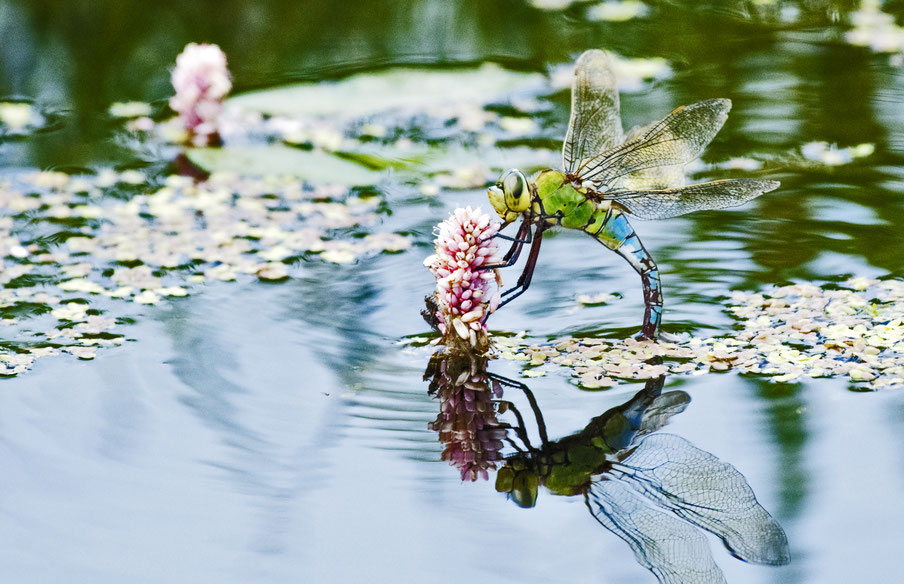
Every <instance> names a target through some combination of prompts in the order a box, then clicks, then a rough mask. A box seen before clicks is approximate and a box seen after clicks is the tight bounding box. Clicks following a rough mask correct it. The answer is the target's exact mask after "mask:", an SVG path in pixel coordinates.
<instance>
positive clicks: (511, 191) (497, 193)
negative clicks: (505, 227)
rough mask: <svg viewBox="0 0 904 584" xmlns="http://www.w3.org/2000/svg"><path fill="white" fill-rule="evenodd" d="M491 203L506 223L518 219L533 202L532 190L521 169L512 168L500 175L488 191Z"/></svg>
mask: <svg viewBox="0 0 904 584" xmlns="http://www.w3.org/2000/svg"><path fill="white" fill-rule="evenodd" d="M487 195H488V196H489V198H490V204H491V205H493V209H495V210H496V212H497V213H499V216H500V217H501V218H502V220H503V221H505V222H506V223H510V222H512V221H515V220H516V219H518V217H520V216H521V214H523V213H524V212H525V211H527V209H528V208H529V207H530V203H531V191H530V187H529V186H528V184H527V179H526V178H524V174H522V173H521V171H520V170H517V169H512V170H509V171H508V172H506V173H505V174H503V175H502V176H501V177H499V180H498V181H496V184H495V185H493V186H491V187H490V188H489V190H488V191H487Z"/></svg>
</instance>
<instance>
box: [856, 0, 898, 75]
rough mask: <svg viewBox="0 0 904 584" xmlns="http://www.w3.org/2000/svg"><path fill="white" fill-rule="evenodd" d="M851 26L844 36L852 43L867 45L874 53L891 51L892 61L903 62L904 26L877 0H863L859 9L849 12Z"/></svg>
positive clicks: (895, 62)
mask: <svg viewBox="0 0 904 584" xmlns="http://www.w3.org/2000/svg"><path fill="white" fill-rule="evenodd" d="M851 24H853V28H851V30H849V31H847V33H845V35H844V38H845V40H847V42H849V43H850V44H852V45H857V46H861V47H868V48H869V49H870V50H871V51H873V52H874V53H891V54H892V55H893V57H892V59H893V60H892V63H893V64H895V65H898V66H900V65H901V64H902V63H904V59H902V57H904V27H902V26H900V25H899V24H897V23H896V22H895V17H894V16H892V15H891V14H888V13H886V12H883V11H882V3H881V2H879V0H863V1H862V2H861V3H860V10H858V11H856V12H852V13H851Z"/></svg>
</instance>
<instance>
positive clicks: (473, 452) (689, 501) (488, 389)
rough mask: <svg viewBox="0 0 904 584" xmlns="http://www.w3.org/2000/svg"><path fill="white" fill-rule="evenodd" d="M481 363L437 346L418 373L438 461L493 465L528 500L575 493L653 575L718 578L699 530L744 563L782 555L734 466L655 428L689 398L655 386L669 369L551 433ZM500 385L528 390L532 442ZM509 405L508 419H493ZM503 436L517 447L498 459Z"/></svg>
mask: <svg viewBox="0 0 904 584" xmlns="http://www.w3.org/2000/svg"><path fill="white" fill-rule="evenodd" d="M486 364H487V358H486V357H482V356H481V357H477V356H473V355H469V354H467V353H465V354H462V353H458V352H439V353H437V354H435V355H434V356H433V358H432V359H431V361H430V365H429V366H428V368H427V372H426V373H425V379H430V392H431V393H433V394H435V395H437V396H438V397H439V399H440V415H439V416H438V417H437V420H436V421H435V422H433V423H432V424H431V428H432V429H434V430H436V431H437V432H439V437H440V441H441V442H443V443H444V444H445V450H444V452H443V459H444V460H449V461H450V462H451V463H452V464H453V465H454V466H456V467H458V468H459V469H460V470H461V473H462V478H463V479H465V478H466V479H470V480H476V478H477V477H478V476H483V477H484V478H486V477H487V475H488V471H489V470H490V469H496V468H497V466H498V470H497V473H496V490H497V491H499V492H504V493H506V494H507V495H508V496H509V498H511V499H512V500H513V501H514V502H515V503H516V504H518V505H519V506H521V507H524V508H530V507H533V506H534V505H535V504H536V502H537V496H538V493H539V487H540V486H541V485H542V486H544V487H546V489H547V490H548V491H549V492H551V493H553V494H556V495H564V496H575V495H582V496H583V497H584V501H585V503H586V505H587V508H588V509H589V511H590V514H591V515H592V516H593V517H594V518H595V519H596V520H597V521H598V522H599V523H600V524H601V525H603V526H604V527H605V528H606V529H608V530H609V531H611V532H612V533H614V534H616V535H617V536H619V537H620V538H621V539H623V540H624V541H625V542H626V543H628V545H629V546H630V547H631V549H632V550H633V552H634V555H635V557H636V559H637V561H638V563H640V564H641V565H642V566H644V567H645V568H646V569H648V570H649V571H651V572H652V573H653V574H654V575H655V576H656V578H657V579H658V580H659V582H661V583H670V584H684V583H688V584H689V583H693V584H710V583H713V584H714V583H720V582H725V578H724V576H723V574H722V571H721V570H720V569H719V567H718V566H717V565H716V563H715V561H714V560H713V558H712V554H711V551H710V549H709V545H708V543H707V541H706V538H705V536H704V534H703V532H702V531H701V529H702V530H706V531H709V532H710V533H713V534H714V535H716V536H717V537H719V538H720V539H721V540H722V542H723V543H724V544H725V547H726V548H727V549H728V551H729V552H730V553H731V554H732V555H734V556H735V557H737V558H739V559H741V560H744V561H747V562H752V563H757V564H767V565H783V564H787V563H788V562H789V561H790V552H789V549H788V540H787V538H786V536H785V533H784V531H783V530H782V528H781V526H780V525H779V524H778V522H776V521H775V519H773V518H772V516H770V515H769V513H768V512H767V511H766V510H765V509H764V508H763V507H762V506H761V505H760V504H759V503H758V502H757V500H756V496H755V495H754V493H753V491H752V490H751V488H750V486H749V485H748V484H747V481H746V479H745V478H744V476H743V475H742V474H741V473H740V472H738V470H737V469H736V468H734V467H733V466H732V465H730V464H728V463H726V462H722V461H721V460H719V459H718V458H716V457H715V456H713V455H712V454H710V453H708V452H705V451H703V450H700V449H699V448H697V447H695V446H694V445H693V444H691V443H690V442H688V441H687V440H685V439H684V438H681V437H680V436H676V435H673V434H666V433H659V432H658V430H660V429H661V428H662V427H663V426H664V425H665V424H666V423H668V421H669V419H670V418H671V417H672V416H674V415H676V414H679V413H681V412H682V411H683V410H684V409H685V408H686V407H687V405H688V403H689V402H690V396H689V395H688V394H687V393H685V392H683V391H669V392H665V393H663V391H662V388H663V385H664V382H665V376H662V377H658V378H656V379H651V380H649V381H648V382H647V383H646V385H645V387H644V388H643V389H642V390H641V391H639V392H638V393H637V394H636V395H634V396H633V397H632V398H631V399H630V400H628V401H627V402H625V403H623V404H621V405H619V406H616V407H614V408H612V409H610V410H608V411H606V412H604V413H603V414H601V415H599V416H597V417H595V418H593V419H592V420H590V422H589V423H588V424H587V425H586V427H585V428H584V429H583V430H581V431H579V432H577V433H575V434H572V435H570V436H566V437H564V438H561V439H559V440H554V441H551V440H549V438H548V436H547V430H546V426H545V423H544V421H543V415H542V413H541V411H540V408H539V406H538V404H537V401H536V399H535V398H534V396H533V394H532V392H531V390H530V389H529V388H528V387H527V386H525V385H524V384H522V383H519V382H517V381H514V380H510V379H507V378H505V377H501V376H498V375H495V374H492V373H488V372H487V371H486ZM504 389H510V390H517V391H519V392H523V393H524V395H525V397H526V398H527V400H528V403H529V404H530V407H531V410H532V413H533V417H534V419H535V420H536V425H537V430H538V433H539V436H540V440H541V444H540V445H539V447H535V446H533V445H532V444H531V443H530V441H529V439H528V432H527V427H526V424H525V418H524V416H523V415H522V414H521V413H520V412H519V411H518V409H517V407H516V406H514V405H513V404H512V403H511V402H509V401H506V400H503V399H501V398H502V393H503V390H504ZM506 413H510V414H511V415H512V416H513V417H514V421H513V423H511V424H509V423H506V422H504V421H500V420H499V419H498V418H499V417H501V416H502V415H503V414H506ZM505 442H508V443H509V444H510V445H511V447H512V449H513V450H514V452H513V453H512V454H509V455H508V456H507V457H505V458H504V459H503V458H502V456H501V454H500V450H501V449H502V447H503V444H504V443H505Z"/></svg>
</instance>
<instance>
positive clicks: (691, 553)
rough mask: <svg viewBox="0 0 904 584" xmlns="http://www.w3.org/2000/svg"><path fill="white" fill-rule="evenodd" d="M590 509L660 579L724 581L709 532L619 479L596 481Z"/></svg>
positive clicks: (668, 583) (667, 583)
mask: <svg viewBox="0 0 904 584" xmlns="http://www.w3.org/2000/svg"><path fill="white" fill-rule="evenodd" d="M585 501H586V503H587V507H588V508H589V509H590V513H591V514H592V515H593V516H594V517H595V518H596V520H597V521H599V522H600V523H601V524H602V525H603V527H605V528H606V529H608V530H609V531H611V532H612V533H614V534H615V535H617V536H618V537H620V538H622V539H623V540H625V542H627V544H628V545H629V546H631V549H632V550H634V557H636V558H637V563H639V564H640V565H641V566H643V567H644V568H646V569H647V570H649V571H651V572H653V574H654V575H655V576H656V579H657V580H659V582H660V584H722V583H724V582H725V578H724V576H722V571H721V570H720V569H719V567H718V566H717V565H716V563H715V562H714V561H713V557H712V554H711V553H710V550H709V544H707V542H706V538H705V537H704V536H703V532H701V531H700V530H698V529H695V528H694V527H692V526H691V525H689V524H687V523H685V522H684V521H681V520H680V519H678V518H677V517H675V516H674V515H673V514H671V513H668V512H666V511H662V510H660V509H657V508H655V507H652V506H650V503H649V502H648V501H647V500H645V499H644V498H643V496H641V495H640V494H638V493H637V492H635V491H634V490H632V489H631V488H630V487H629V486H628V485H626V484H625V483H622V482H620V481H618V480H608V479H603V480H598V481H594V482H592V483H591V484H590V489H589V492H588V494H587V496H586V497H585Z"/></svg>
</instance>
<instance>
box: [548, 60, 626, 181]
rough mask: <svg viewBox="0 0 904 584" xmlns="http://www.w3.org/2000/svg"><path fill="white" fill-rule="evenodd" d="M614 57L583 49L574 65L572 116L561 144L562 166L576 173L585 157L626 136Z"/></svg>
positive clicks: (613, 145)
mask: <svg viewBox="0 0 904 584" xmlns="http://www.w3.org/2000/svg"><path fill="white" fill-rule="evenodd" d="M611 59H612V58H611V57H610V56H609V55H608V54H607V53H605V52H603V51H600V50H591V51H586V52H584V53H583V54H582V55H581V56H580V57H579V58H578V60H577V63H575V65H574V81H573V82H572V87H571V119H570V120H569V122H568V132H567V133H566V134H565V143H564V144H563V145H562V168H564V169H565V172H568V173H573V172H574V171H576V170H577V169H578V167H579V166H581V164H582V163H583V161H584V160H586V159H589V158H591V157H594V156H596V155H597V154H599V153H600V152H603V151H604V150H609V149H611V148H614V147H616V146H618V145H619V144H621V142H622V140H623V139H624V134H623V132H622V124H621V114H620V110H619V101H618V89H616V87H615V74H614V73H613V72H612V61H611Z"/></svg>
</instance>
